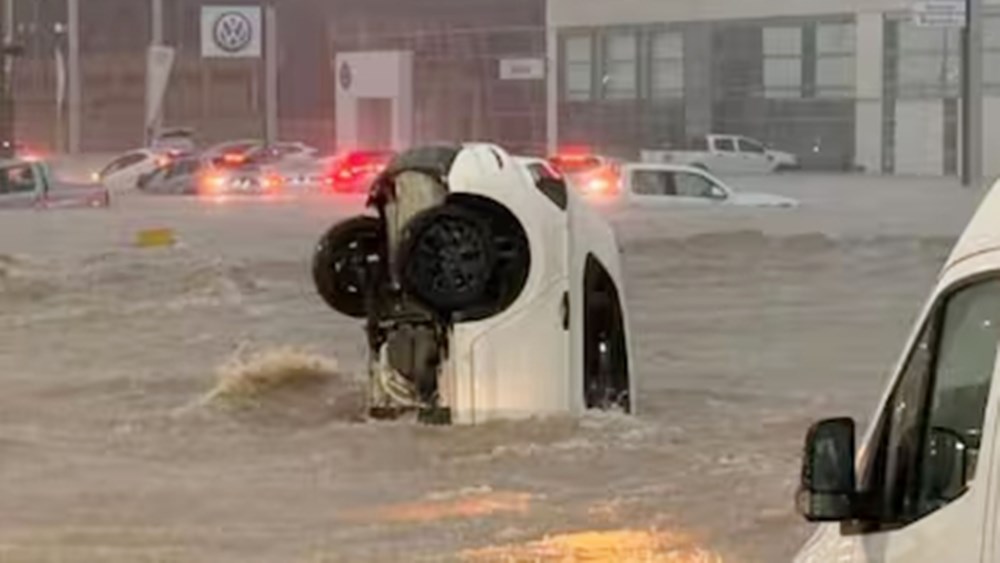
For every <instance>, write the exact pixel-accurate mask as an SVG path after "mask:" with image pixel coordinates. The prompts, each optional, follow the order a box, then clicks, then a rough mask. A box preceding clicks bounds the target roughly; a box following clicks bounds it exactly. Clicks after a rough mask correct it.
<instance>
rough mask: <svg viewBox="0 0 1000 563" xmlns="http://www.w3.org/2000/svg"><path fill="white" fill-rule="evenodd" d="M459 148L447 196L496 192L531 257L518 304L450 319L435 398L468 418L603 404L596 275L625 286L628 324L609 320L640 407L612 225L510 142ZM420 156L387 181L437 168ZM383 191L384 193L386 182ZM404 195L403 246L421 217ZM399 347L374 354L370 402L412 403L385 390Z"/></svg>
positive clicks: (457, 418) (629, 395)
mask: <svg viewBox="0 0 1000 563" xmlns="http://www.w3.org/2000/svg"><path fill="white" fill-rule="evenodd" d="M454 150H455V151H456V152H455V153H454V157H453V159H451V161H450V163H446V164H442V165H441V167H442V168H445V167H446V168H447V170H446V171H444V170H442V171H444V172H445V174H444V175H443V177H442V179H443V184H442V185H444V186H446V187H447V192H446V195H445V197H446V198H447V200H446V203H451V204H454V203H455V202H463V201H467V200H468V201H489V202H492V203H491V205H492V204H499V205H501V206H503V208H505V209H506V210H508V211H509V212H510V213H512V214H513V217H516V219H517V221H518V222H519V223H520V225H521V227H523V232H524V234H525V235H526V239H527V248H528V249H529V251H530V266H529V267H528V270H527V274H526V277H525V278H523V286H521V289H520V291H519V292H518V293H517V294H516V298H513V301H511V302H510V303H509V305H506V306H505V307H504V308H502V309H501V310H499V312H495V313H491V314H489V315H488V316H485V317H482V318H478V319H473V320H468V321H462V320H456V321H454V322H450V323H448V324H447V325H446V330H445V333H446V340H447V344H446V349H445V350H443V352H444V353H443V354H442V355H441V356H440V357H441V358H442V359H441V360H440V364H439V365H437V368H436V369H437V379H438V385H439V391H438V392H439V394H440V397H439V400H438V401H437V404H435V405H431V406H433V407H435V408H440V409H446V410H447V411H448V412H449V416H448V420H449V421H450V422H453V423H456V424H479V423H483V422H486V421H489V420H495V419H521V418H528V417H534V416H544V415H554V414H579V413H582V412H583V411H584V410H585V409H587V408H588V407H594V405H593V404H588V403H590V400H589V399H588V398H587V393H588V390H587V389H588V384H594V380H593V379H592V378H591V379H588V378H589V377H590V376H589V375H588V373H589V372H588V369H589V368H588V367H587V365H586V362H587V358H588V354H590V356H589V357H590V358H591V359H594V358H595V356H593V354H595V353H597V352H596V351H595V349H590V350H589V351H588V350H587V349H586V347H587V346H588V344H587V342H585V338H587V335H588V334H593V333H594V331H596V330H598V329H597V328H596V323H597V321H596V320H595V318H593V317H590V316H588V315H589V312H590V311H592V310H593V309H592V307H593V305H594V304H595V303H596V301H593V299H595V298H594V297H593V295H594V294H593V293H588V291H592V290H593V288H594V287H597V286H596V285H594V283H595V282H594V280H595V279H599V280H600V283H602V284H610V286H608V285H604V286H603V287H605V288H610V290H609V291H608V292H607V293H603V294H602V295H601V296H602V297H607V296H609V295H611V294H612V293H613V294H614V295H613V297H612V303H613V304H611V307H613V308H618V315H619V316H618V317H617V318H618V320H617V321H615V322H616V326H615V327H614V328H612V329H609V330H610V331H611V332H614V331H616V330H617V331H619V332H618V333H616V334H618V336H616V337H615V338H618V337H619V336H620V339H621V340H620V341H617V340H616V342H620V343H621V344H620V346H619V345H618V344H615V345H614V346H615V347H616V349H618V350H619V351H620V353H619V355H618V356H616V358H615V361H616V362H618V361H620V362H621V363H620V364H616V365H618V366H619V368H620V369H622V370H624V374H623V375H624V380H625V383H624V385H625V388H622V389H616V390H615V392H617V393H618V394H619V396H620V398H621V399H622V400H623V404H619V405H618V406H620V407H623V408H624V410H626V411H629V412H633V411H634V407H633V402H634V398H635V380H636V377H635V373H634V371H633V370H632V369H631V365H632V364H631V358H632V354H631V350H630V349H629V340H628V329H627V327H628V317H627V311H626V309H625V299H624V283H623V279H624V276H623V272H622V267H621V264H620V257H619V247H618V244H617V241H616V239H615V235H614V232H613V230H612V229H611V226H610V225H609V224H608V223H607V222H606V221H605V220H604V219H603V218H601V217H600V216H599V215H598V214H597V213H596V212H595V211H593V210H592V209H591V208H590V207H589V206H588V205H587V204H586V203H585V202H584V201H582V199H581V198H580V197H579V196H578V195H577V194H576V193H574V190H572V189H567V188H566V186H565V184H564V183H562V181H561V180H560V179H558V177H556V178H555V181H553V182H550V183H549V184H545V185H544V186H543V185H542V184H540V183H539V182H538V181H536V179H535V177H533V175H532V172H531V171H529V169H528V167H527V166H526V162H527V161H525V160H517V159H515V158H513V157H511V156H509V155H508V154H507V153H506V152H505V151H504V150H503V149H501V148H499V147H496V146H493V145H487V144H470V145H464V146H461V147H459V148H455V149H454ZM413 153H414V151H410V152H409V153H403V154H402V155H400V157H398V158H397V159H396V160H395V161H393V163H392V164H390V167H389V168H388V169H387V171H386V172H385V173H384V174H383V176H382V179H380V180H379V182H378V183H377V185H391V186H392V188H391V190H392V193H394V194H397V193H402V192H405V191H406V189H404V185H403V184H402V180H401V179H402V178H403V174H413V172H407V170H411V169H412V170H417V169H423V170H426V169H428V168H430V167H429V166H427V165H421V166H415V167H413V168H409V169H408V168H406V166H404V165H401V164H400V163H406V162H408V161H407V159H408V158H410V157H409V156H408V155H409V154H413ZM411 160H412V159H411ZM540 162H542V163H543V165H544V166H547V164H544V161H540ZM437 166H438V165H437V164H434V165H433V167H437ZM401 170H402V172H400V171H401ZM396 178H399V179H400V180H398V181H397V180H396ZM387 179H388V180H387ZM385 182H388V184H385ZM559 186H561V188H560V187H559ZM543 188H544V189H543ZM549 188H551V189H549ZM546 190H548V191H546ZM373 193H380V192H378V188H377V187H376V189H375V191H374V192H373ZM442 195H444V194H442ZM394 197H396V198H397V200H396V201H393V202H391V203H389V204H387V205H386V206H385V207H384V208H383V209H384V210H385V216H387V217H389V219H387V221H386V223H387V224H388V226H387V227H385V228H386V229H387V230H389V231H390V234H389V241H390V243H389V246H390V248H398V246H396V245H395V243H393V242H392V240H393V235H392V232H393V230H394V229H395V228H396V227H400V226H401V225H402V228H403V229H404V230H403V232H404V233H405V232H406V229H409V228H411V227H407V226H406V225H407V223H406V221H409V224H411V225H412V224H413V223H414V222H416V221H417V219H413V217H415V216H418V215H419V211H416V214H414V211H415V210H414V209H410V210H407V209H406V206H407V205H412V202H411V203H407V202H406V196H405V195H404V196H399V195H396V196H394ZM441 205H442V203H441V201H440V200H439V201H438V202H437V203H431V204H429V205H427V204H422V207H423V209H424V210H428V209H430V210H434V209H435V206H438V207H440V206H441ZM400 217H402V219H401V218H400ZM394 218H395V219H394ZM393 221H396V223H395V227H394V226H393V224H394V223H393ZM321 248H322V245H321ZM391 252H392V251H391ZM391 260H393V259H392V258H390V261H391ZM396 260H400V259H399V258H396ZM588 288H591V289H588ZM321 293H322V291H321ZM328 302H329V301H328ZM585 311H587V312H586V313H585ZM586 323H591V325H593V326H590V327H588V326H586ZM394 326H395V325H394ZM394 330H398V328H397V329H394ZM588 330H589V331H591V332H590V333H588V332H587V331H588ZM390 338H391V335H390ZM601 342H604V341H603V340H602V341H601ZM387 346H388V345H383V346H380V347H377V348H375V349H372V350H371V351H370V355H371V367H370V373H369V375H370V378H371V381H372V387H371V392H370V397H369V399H370V405H374V406H376V407H382V408H384V409H393V408H398V407H400V406H405V401H400V400H398V399H394V398H393V396H391V393H388V392H387V391H386V388H385V387H386V386H385V384H384V382H385V381H386V380H387V379H392V378H396V379H397V380H398V379H399V378H398V376H399V373H398V372H397V370H396V369H395V368H394V367H393V365H392V362H391V361H389V360H388V358H389V357H390V356H391V355H392V354H391V352H387V351H386V348H387ZM592 348H593V347H592ZM604 352H606V348H602V349H601V354H603V353H604ZM608 354H609V357H610V352H609V353H608ZM622 355H623V356H622ZM601 358H602V359H603V358H604V356H601ZM609 362H610V360H609ZM591 365H592V364H591ZM602 365H603V364H602ZM617 398H618V397H617V396H616V399H617ZM426 406H428V405H424V404H421V405H420V407H426Z"/></svg>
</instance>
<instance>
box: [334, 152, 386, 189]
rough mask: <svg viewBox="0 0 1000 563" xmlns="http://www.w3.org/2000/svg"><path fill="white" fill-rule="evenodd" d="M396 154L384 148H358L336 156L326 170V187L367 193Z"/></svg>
mask: <svg viewBox="0 0 1000 563" xmlns="http://www.w3.org/2000/svg"><path fill="white" fill-rule="evenodd" d="M394 156H395V153H394V152H392V151H383V150H358V151H351V152H348V153H345V154H342V155H338V156H335V157H334V158H333V159H332V160H331V161H330V162H329V165H328V167H327V170H326V177H325V180H324V184H325V189H328V190H330V191H333V192H336V193H345V194H346V193H367V192H368V188H370V187H371V184H372V182H373V181H374V180H375V178H376V177H378V175H379V174H381V173H382V171H383V170H385V167H386V166H387V165H388V164H389V162H390V161H392V159H393V157H394Z"/></svg>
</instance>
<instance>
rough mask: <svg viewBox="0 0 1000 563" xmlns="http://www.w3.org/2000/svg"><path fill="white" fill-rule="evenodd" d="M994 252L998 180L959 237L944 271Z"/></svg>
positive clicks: (998, 245) (998, 243)
mask: <svg viewBox="0 0 1000 563" xmlns="http://www.w3.org/2000/svg"><path fill="white" fill-rule="evenodd" d="M995 250H1000V180H998V181H997V182H996V183H995V184H993V187H992V188H991V189H990V191H989V193H987V194H986V197H985V198H984V199H983V201H982V203H981V204H980V205H979V209H978V210H976V214H975V215H974V216H973V217H972V220H971V221H970V222H969V225H968V226H967V227H966V228H965V231H964V232H963V233H962V236H961V237H959V239H958V243H957V244H956V245H955V248H954V250H952V252H951V256H950V257H949V258H948V261H947V262H946V263H945V267H944V270H948V269H949V268H951V267H952V266H954V265H955V264H956V263H958V262H961V261H963V260H966V259H968V258H972V257H973V256H976V255H980V254H985V253H987V252H990V251H995Z"/></svg>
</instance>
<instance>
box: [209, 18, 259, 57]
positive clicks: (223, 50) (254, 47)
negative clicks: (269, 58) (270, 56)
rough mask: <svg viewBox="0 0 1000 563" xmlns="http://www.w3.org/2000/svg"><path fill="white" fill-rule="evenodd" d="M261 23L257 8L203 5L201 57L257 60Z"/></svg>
mask: <svg viewBox="0 0 1000 563" xmlns="http://www.w3.org/2000/svg"><path fill="white" fill-rule="evenodd" d="M261 21H262V18H261V14H260V7H259V6H202V7H201V56H202V57H223V58H241V57H250V58H257V57H260V53H261V44H262V43H263V39H262V37H263V33H262V31H263V30H262V26H261Z"/></svg>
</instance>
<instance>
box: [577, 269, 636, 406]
mask: <svg viewBox="0 0 1000 563" xmlns="http://www.w3.org/2000/svg"><path fill="white" fill-rule="evenodd" d="M583 289H584V293H583V309H584V320H583V333H584V337H583V338H584V347H583V350H584V358H583V364H584V382H583V383H584V384H583V388H584V402H585V404H586V406H587V408H588V409H590V408H602V409H607V408H620V409H622V410H624V411H625V412H631V411H632V397H631V396H630V391H629V377H630V374H629V362H628V342H627V335H626V328H625V316H624V314H623V311H622V303H621V295H620V293H619V291H618V287H617V286H616V285H615V282H614V279H613V278H612V277H611V275H610V274H609V273H608V271H607V269H605V267H604V265H603V264H601V262H600V261H599V260H598V259H597V258H596V257H595V256H594V255H593V254H591V255H589V256H587V261H586V265H585V267H584V274H583Z"/></svg>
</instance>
